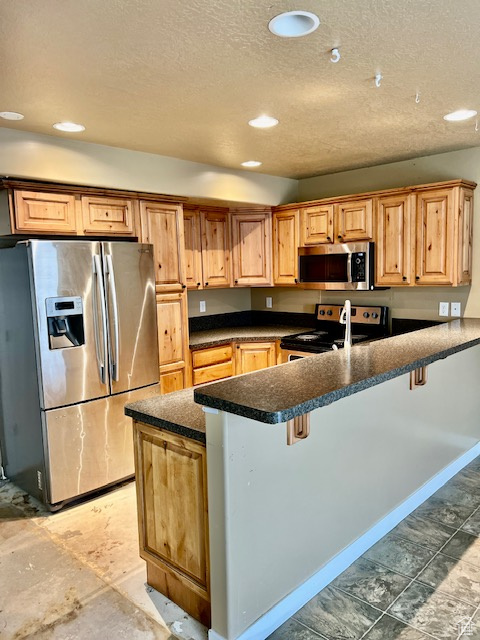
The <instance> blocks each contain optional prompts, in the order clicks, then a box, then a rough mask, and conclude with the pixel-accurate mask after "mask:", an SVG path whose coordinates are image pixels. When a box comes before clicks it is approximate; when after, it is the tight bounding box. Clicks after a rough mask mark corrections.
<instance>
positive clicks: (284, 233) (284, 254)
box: [273, 209, 300, 286]
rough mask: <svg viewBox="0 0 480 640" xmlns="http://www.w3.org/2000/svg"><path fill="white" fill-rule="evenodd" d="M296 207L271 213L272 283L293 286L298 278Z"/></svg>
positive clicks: (298, 213)
mask: <svg viewBox="0 0 480 640" xmlns="http://www.w3.org/2000/svg"><path fill="white" fill-rule="evenodd" d="M299 216H300V212H299V210H298V209H295V210H293V211H278V212H276V213H274V214H273V284H274V285H288V286H292V285H293V286H294V285H295V284H296V282H297V279H298V246H299Z"/></svg>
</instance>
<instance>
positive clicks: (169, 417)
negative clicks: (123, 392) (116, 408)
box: [125, 389, 205, 444]
mask: <svg viewBox="0 0 480 640" xmlns="http://www.w3.org/2000/svg"><path fill="white" fill-rule="evenodd" d="M125 414H126V415H127V416H130V417H131V418H134V419H135V420H139V421H140V422H144V423H146V424H149V425H151V426H152V427H160V428H161V429H166V430H167V431H171V432H173V433H178V434H179V435H181V436H186V437H187V438H191V439H192V440H197V441H198V442H201V443H203V444H205V414H204V413H203V411H202V407H201V406H200V405H199V404H196V403H195V402H194V400H193V389H184V390H183V391H175V392H174V393H167V394H166V395H164V396H156V397H154V398H147V399H146V400H139V401H138V402H131V403H130V404H127V405H126V406H125Z"/></svg>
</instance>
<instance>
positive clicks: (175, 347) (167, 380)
mask: <svg viewBox="0 0 480 640" xmlns="http://www.w3.org/2000/svg"><path fill="white" fill-rule="evenodd" d="M157 327H158V355H159V358H158V359H159V364H160V389H161V393H170V392H171V391H180V389H184V388H185V387H189V386H190V359H189V350H188V313H187V296H186V292H183V293H168V294H163V295H157Z"/></svg>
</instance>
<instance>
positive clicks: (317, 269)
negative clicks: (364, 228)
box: [298, 242, 375, 291]
mask: <svg viewBox="0 0 480 640" xmlns="http://www.w3.org/2000/svg"><path fill="white" fill-rule="evenodd" d="M298 274H299V281H300V283H301V285H302V287H303V288H304V289H325V290H330V291H369V290H370V289H374V288H375V287H374V282H375V279H374V243H373V242H349V243H345V244H322V245H317V246H312V247H299V248H298Z"/></svg>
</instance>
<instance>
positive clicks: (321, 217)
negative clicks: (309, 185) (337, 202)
mask: <svg viewBox="0 0 480 640" xmlns="http://www.w3.org/2000/svg"><path fill="white" fill-rule="evenodd" d="M333 209H334V206H333V204H324V205H319V206H312V207H304V208H302V209H300V234H301V235H300V244H301V246H302V247H304V246H306V245H310V244H326V243H327V244H328V243H329V242H333V241H334V238H333Z"/></svg>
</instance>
